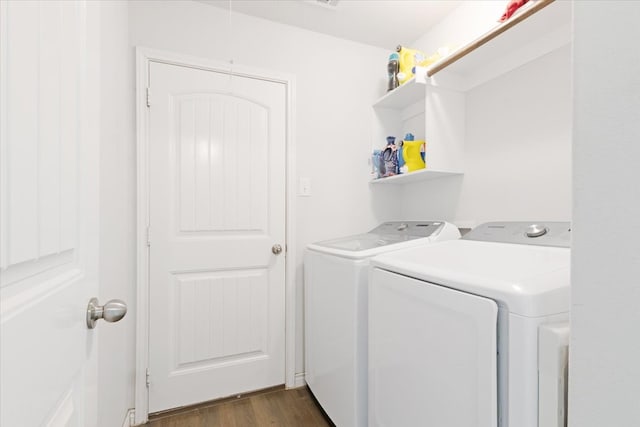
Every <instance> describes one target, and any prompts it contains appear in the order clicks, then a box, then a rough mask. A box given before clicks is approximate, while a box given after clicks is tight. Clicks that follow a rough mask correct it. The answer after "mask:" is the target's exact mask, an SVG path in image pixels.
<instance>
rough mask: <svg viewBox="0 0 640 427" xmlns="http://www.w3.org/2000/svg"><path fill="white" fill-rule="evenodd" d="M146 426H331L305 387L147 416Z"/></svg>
mask: <svg viewBox="0 0 640 427" xmlns="http://www.w3.org/2000/svg"><path fill="white" fill-rule="evenodd" d="M145 425H146V426H148V427H263V426H270V427H274V426H279V427H333V423H331V421H330V420H329V419H328V418H327V416H326V415H325V414H324V412H323V411H322V409H321V408H320V406H319V405H318V404H317V402H316V401H315V399H314V398H313V396H312V395H311V392H310V391H309V389H308V388H306V387H301V388H296V389H292V390H285V389H284V388H282V387H278V388H275V389H269V390H265V391H261V392H256V393H251V394H247V395H241V396H239V397H233V398H227V399H221V400H216V401H212V402H207V403H202V404H200V405H197V406H190V407H187V408H180V409H176V410H172V411H167V412H163V413H159V414H154V415H151V416H150V417H149V422H148V423H147V424H145Z"/></svg>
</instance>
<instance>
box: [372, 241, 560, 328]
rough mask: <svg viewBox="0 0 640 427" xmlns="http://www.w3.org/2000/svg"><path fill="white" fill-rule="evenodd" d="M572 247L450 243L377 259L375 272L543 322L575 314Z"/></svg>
mask: <svg viewBox="0 0 640 427" xmlns="http://www.w3.org/2000/svg"><path fill="white" fill-rule="evenodd" d="M569 262H570V251H569V249H568V248H558V247H546V246H533V245H519V244H511V243H493V242H481V241H474V240H450V241H446V242H440V243H438V244H435V245H429V246H418V247H415V248H411V249H403V250H400V251H395V252H392V253H388V254H382V255H379V256H376V257H375V258H373V259H372V261H371V263H372V265H374V266H375V267H378V268H381V269H384V270H388V271H392V272H396V273H399V274H402V275H405V276H409V277H413V278H416V279H420V280H424V281H427V282H430V283H434V284H439V285H442V286H447V287H449V288H453V289H459V290H461V291H464V292H469V293H471V294H475V295H480V296H485V297H488V298H491V299H493V300H495V301H498V303H500V305H502V306H506V307H507V308H508V309H509V311H510V312H512V313H516V314H519V315H522V316H529V317H537V316H545V315H550V314H556V313H563V312H567V311H569V308H570V289H569V283H570V277H569V271H570V269H569Z"/></svg>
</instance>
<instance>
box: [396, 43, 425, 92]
mask: <svg viewBox="0 0 640 427" xmlns="http://www.w3.org/2000/svg"><path fill="white" fill-rule="evenodd" d="M396 51H397V52H398V56H399V57H400V71H399V72H398V81H399V82H400V84H404V83H405V82H407V81H409V80H411V78H412V77H413V75H414V73H415V66H416V65H421V64H422V62H423V61H424V60H425V55H424V53H422V52H420V51H419V50H416V49H409V48H407V47H404V46H402V45H398V47H397V48H396Z"/></svg>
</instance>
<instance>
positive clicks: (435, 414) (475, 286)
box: [368, 222, 570, 427]
mask: <svg viewBox="0 0 640 427" xmlns="http://www.w3.org/2000/svg"><path fill="white" fill-rule="evenodd" d="M569 243H570V228H569V223H565V222H552V223H545V224H533V225H531V223H509V222H506V223H487V224H483V225H481V226H479V227H477V228H476V229H474V230H472V231H471V232H470V233H468V234H467V235H465V236H464V237H463V238H462V239H459V240H455V241H449V242H443V243H440V244H438V245H433V246H421V247H417V248H411V249H407V250H401V251H396V252H393V253H390V254H383V255H380V256H377V257H375V258H373V259H372V261H371V276H370V288H369V405H368V407H369V425H370V426H372V427H383V426H384V427H397V426H418V425H423V426H446V427H470V426H473V427H538V401H539V398H538V391H539V390H538V332H539V328H540V327H541V326H542V325H545V324H550V323H556V322H567V321H568V318H569V309H570V288H569V283H570V281H569V271H570V250H569Z"/></svg>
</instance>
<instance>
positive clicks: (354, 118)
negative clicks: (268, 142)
mask: <svg viewBox="0 0 640 427" xmlns="http://www.w3.org/2000/svg"><path fill="white" fill-rule="evenodd" d="M231 20H232V23H231V26H230V24H229V14H228V12H227V11H226V10H224V9H220V8H216V7H211V6H208V5H204V4H201V3H196V2H189V1H177V2H175V1H133V2H131V3H130V26H129V28H130V42H131V45H133V46H145V47H150V48H156V49H163V50H168V51H173V52H178V53H182V54H188V55H192V56H197V57H203V58H210V59H214V60H227V59H229V58H231V57H233V60H234V62H235V63H237V64H242V65H245V66H254V67H258V68H261V69H267V70H273V71H277V72H284V73H289V74H292V75H294V76H295V79H296V82H295V83H296V99H295V103H296V104H295V110H296V112H295V113H296V121H295V126H296V135H295V145H296V150H297V159H296V160H297V161H296V164H297V175H298V176H303V177H309V178H310V179H311V183H312V196H311V197H298V198H297V211H296V213H295V214H296V224H295V229H296V230H297V239H296V244H297V248H298V251H297V274H296V291H297V325H296V326H297V331H296V372H297V373H301V372H303V369H304V368H303V348H302V344H303V336H302V331H303V324H302V316H303V312H302V301H303V300H302V297H303V294H302V253H303V248H304V247H305V245H306V244H307V243H310V242H312V241H317V240H321V239H327V238H330V237H337V236H341V235H348V234H354V233H357V232H362V231H365V230H367V229H368V228H371V227H373V226H374V225H375V224H377V223H378V222H380V221H383V220H387V219H390V218H391V217H392V216H393V211H394V210H396V209H397V208H396V206H397V204H396V203H395V202H393V201H391V200H390V197H391V198H392V199H393V200H395V196H396V194H395V193H393V192H392V191H391V190H390V189H378V188H375V189H374V188H372V189H370V188H369V185H368V180H369V171H370V169H369V168H370V167H369V166H368V164H367V159H368V157H369V154H370V150H371V134H372V131H371V128H372V114H373V113H372V110H371V107H370V106H371V104H372V102H373V101H374V100H375V99H377V98H378V97H379V96H381V95H382V94H384V93H385V90H386V87H385V84H386V61H387V57H388V52H387V51H385V50H383V49H379V48H375V47H371V46H366V45H362V44H358V43H354V42H349V41H345V40H341V39H337V38H333V37H329V36H325V35H321V34H317V33H313V32H309V31H304V30H301V29H298V28H295V27H290V26H285V25H282V24H277V23H273V22H269V21H265V20H261V19H257V18H253V17H249V16H245V15H240V14H232V15H231ZM383 143H384V141H381V142H380V144H381V145H382V144H383ZM132 185H133V184H132ZM387 194H390V196H387Z"/></svg>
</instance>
